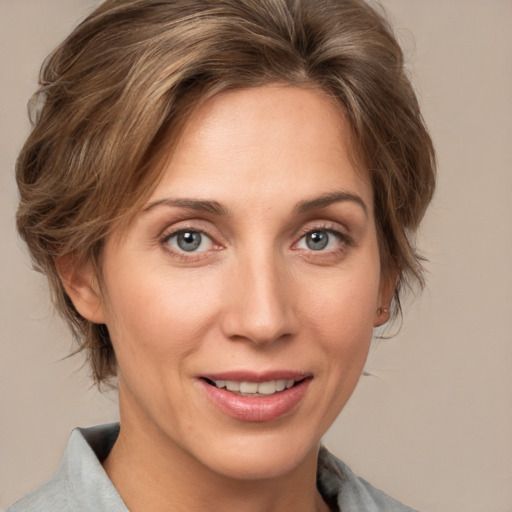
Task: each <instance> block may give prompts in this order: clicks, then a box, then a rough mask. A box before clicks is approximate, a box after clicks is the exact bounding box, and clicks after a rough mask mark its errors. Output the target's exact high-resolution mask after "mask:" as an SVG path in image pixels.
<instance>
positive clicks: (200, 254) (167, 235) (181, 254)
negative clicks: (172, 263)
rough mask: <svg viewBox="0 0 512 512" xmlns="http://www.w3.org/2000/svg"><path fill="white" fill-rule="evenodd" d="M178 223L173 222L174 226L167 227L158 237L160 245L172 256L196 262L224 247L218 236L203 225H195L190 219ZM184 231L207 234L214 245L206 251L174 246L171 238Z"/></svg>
mask: <svg viewBox="0 0 512 512" xmlns="http://www.w3.org/2000/svg"><path fill="white" fill-rule="evenodd" d="M177 224H178V225H175V224H173V225H172V226H170V227H168V228H167V229H165V230H164V231H163V232H162V233H161V235H160V236H159V239H158V243H159V245H160V247H162V249H163V250H164V251H165V252H166V253H167V254H170V255H171V256H172V257H174V258H177V259H180V260H183V261H184V262H194V261H199V260H201V259H203V258H207V257H208V256H209V255H211V253H212V252H215V251H218V250H220V249H222V248H223V245H222V244H220V243H219V242H218V241H217V237H215V236H214V235H213V234H212V233H210V232H209V231H210V230H208V229H206V228H204V227H203V226H198V225H193V224H194V223H193V222H190V221H188V222H187V221H185V222H178V223H177ZM183 232H194V233H200V234H201V235H202V236H206V237H208V238H209V239H210V240H211V243H212V245H213V247H212V248H211V249H207V250H204V251H190V252H187V251H183V250H180V249H179V248H175V247H173V246H172V245H171V244H170V243H169V240H170V239H171V238H172V237H174V236H176V235H179V234H180V233H183Z"/></svg>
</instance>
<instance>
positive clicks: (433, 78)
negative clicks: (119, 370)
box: [0, 0, 512, 512]
mask: <svg viewBox="0 0 512 512" xmlns="http://www.w3.org/2000/svg"><path fill="white" fill-rule="evenodd" d="M94 3H95V2H94V1H93V0H0V90H1V97H0V123H1V124H0V169H1V172H0V193H1V200H0V230H1V236H2V243H1V244H0V246H1V257H0V262H1V269H0V415H1V416H0V509H2V508H5V507H6V506H7V505H8V504H10V503H11V502H12V501H13V500H15V499H16V498H18V497H19V496H20V495H22V494H23V493H25V492H27V491H28V490H29V489H31V488H33V487H34V486H36V485H37V484H39V483H41V482H42V481H43V480H44V479H46V478H47V477H48V476H49V475H50V473H51V472H52V471H53V470H54V468H55V467H56V465H57V463H58V460H59V459H60V456H61V453H62V451H63V449H64V446H65V443H66V441H67V437H68V433H69V431H70V429H71V428H72V427H74V426H76V425H88V424H93V423H98V422H104V421H110V420H114V419H116V417H117V412H116V402H115V398H113V397H108V396H102V395H100V394H99V393H98V392H97V391H96V390H95V389H93V388H91V383H90V381H89V380H88V378H87V372H86V371H85V370H83V369H82V370H81V369H80V366H81V361H80V360H79V358H77V357H75V358H72V359H66V360H61V359H62V358H63V357H64V356H65V355H66V354H67V353H68V351H69V349H70V344H71V341H70V336H69V335H68V333H67V331H66V330H65V329H64V328H63V326H62V325H61V324H60V322H59V321H58V319H56V318H54V317H53V316H52V314H51V310H50V308H49V306H48V298H47V293H46V288H45V282H44V280H43V279H42V278H41V277H40V276H38V275H36V274H35V273H33V272H31V271H30V270H29V269H28V267H29V262H28V258H27V256H26V253H25V251H24V248H23V247H22V244H21V243H20V241H19V240H18V239H17V238H16V235H15V232H14V227H13V225H14V222H13V217H14V211H15V207H16V190H15V186H14V183H13V164H14V161H15V158H16V153H17V151H18V150H19V148H20V146H21V144H22V141H23V139H24V137H25V136H26V134H27V130H28V122H27V121H26V116H25V103H26V100H27V98H28V97H29V95H30V94H31V92H32V91H33V89H34V87H35V82H36V77H37V71H38V68H39V64H40V62H41V61H42V59H43V58H44V56H45V55H46V54H47V53H48V52H49V51H50V50H51V49H52V48H53V46H54V45H55V44H56V43H57V42H59V41H60V40H61V39H62V38H63V37H64V36H65V35H66V33H67V32H68V31H69V30H70V28H71V27H72V26H73V25H74V23H75V22H76V20H77V19H79V18H80V17H81V16H82V15H83V14H84V13H86V12H87V11H88V10H89V9H90V8H91V6H92V5H93V4H94ZM384 3H385V5H386V7H387V8H388V10H389V11H390V13H391V15H392V17H393V20H394V23H395V26H396V28H397V31H398V34H399V37H400V39H401V41H402V42H403V44H404V46H405V48H406V52H407V55H408V61H409V63H410V66H411V69H412V74H413V77H414V81H415V83H416V84H417V87H418V91H419V94H420V97H421V101H422V104H423V108H424V113H425V116H426V119H427V122H428V123H429V125H430V127H431V130H432V133H433V136H434V139H435V142H436V145H437V149H438V154H439V164H440V165H439V173H440V176H439V189H438V193H437V196H436V199H435V202H434V205H433V207H432V208H431V210H430V212H429V214H428V216H427V219H426V222H425V225H424V229H423V231H422V233H421V237H420V239H421V245H422V247H423V248H424V250H425V253H426V254H427V256H428V258H429V259H430V264H429V265H428V267H429V270H430V276H429V286H428V290H427V291H426V292H425V293H424V294H423V295H422V297H421V298H420V299H419V300H417V301H416V302H415V303H414V304H412V306H410V307H409V308H408V310H407V313H406V318H405V324H404V326H403V329H402V331H401V334H400V335H399V336H397V337H396V338H395V339H394V340H392V341H386V342H381V343H379V344H378V345H376V348H375V349H374V350H373V351H372V353H371V356H370V360H369V362H368V370H369V371H370V372H371V373H373V374H374V376H373V377H365V378H363V379H362V380H361V382H360V385H359V387H358V389H357V390H356V393H355V395H354V397H353V398H352V399H351V401H350V402H349V405H348V406H347V408H346V409H345V411H344V412H343V413H342V415H341V417H340V418H339V420H338V422H337V424H336V425H335V426H334V427H333V429H332V430H331V432H330V433H329V434H328V436H327V439H326V442H327V444H328V445H329V446H330V447H331V448H332V449H333V450H334V451H335V452H336V453H337V454H338V455H340V456H341V457H342V458H344V459H345V460H346V461H347V462H348V463H349V464H350V465H351V466H352V467H353V468H354V470H355V471H356V472H358V473H359V474H361V475H362V476H364V477H365V478H367V479H369V480H370V481H372V482H373V483H374V484H375V485H377V486H378V487H381V488H383V489H384V490H386V491H387V492H388V493H390V494H392V495H395V496H396V497H398V498H400V499H401V500H403V501H405V502H407V503H409V504H410V505H412V506H414V507H416V508H419V509H421V510H423V511H425V512H434V511H438V512H511V511H512V378H511V375H512V370H511V368H512V340H511V334H510V325H509V324H510V319H511V318H512V314H511V311H512V291H511V290H512V265H511V262H512V222H511V221H512V199H511V192H512V150H511V145H512V122H511V120H512V58H511V56H512V29H511V26H512V1H510V0H501V1H500V0H487V1H486V0H480V1H476V0H385V2H384ZM413 36H414V37H413Z"/></svg>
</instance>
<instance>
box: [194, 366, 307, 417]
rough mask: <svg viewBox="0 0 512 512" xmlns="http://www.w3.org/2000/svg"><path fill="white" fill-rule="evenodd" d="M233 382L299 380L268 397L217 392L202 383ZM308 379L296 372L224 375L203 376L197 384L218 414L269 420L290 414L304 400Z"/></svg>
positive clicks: (217, 389) (220, 390) (223, 391)
mask: <svg viewBox="0 0 512 512" xmlns="http://www.w3.org/2000/svg"><path fill="white" fill-rule="evenodd" d="M205 378H207V379H210V380H234V381H239V382H265V381H269V380H281V379H283V380H288V379H294V380H296V381H297V380H299V381H300V382H298V383H297V384H295V386H293V387H291V388H289V389H285V390H284V391H280V392H278V393H275V394H273V395H268V396H255V397H250V396H240V395H236V394H235V393H232V392H230V391H228V390H227V389H219V388H216V387H215V386H213V385H211V384H209V383H208V382H206V380H204V379H205ZM301 379H302V380H301ZM311 380H312V379H311V378H308V377H307V376H306V375H304V374H298V373H297V372H268V373H264V374H255V373H250V372H249V373H247V372H227V373H219V374H215V375H211V376H206V375H205V376H203V378H201V379H199V380H198V382H199V384H200V385H201V387H202V389H203V390H204V391H205V393H206V396H207V397H208V398H209V400H210V402H211V403H212V404H213V405H214V406H215V407H216V408H217V409H219V410H220V411H221V412H223V413H224V414H227V415H228V416H231V417H232V418H236V419H239V420H242V421H248V422H264V421H272V420H275V419H277V418H280V417H282V416H284V415H286V414H288V413H290V412H291V411H292V410H293V409H294V408H295V407H297V406H298V405H299V403H300V402H301V401H302V399H303V398H304V396H305V394H306V391H307V389H308V386H309V383H310V382H311Z"/></svg>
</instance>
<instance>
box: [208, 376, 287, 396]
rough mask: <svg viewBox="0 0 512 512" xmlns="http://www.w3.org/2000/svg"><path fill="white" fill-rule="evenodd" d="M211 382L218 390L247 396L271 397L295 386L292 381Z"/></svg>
mask: <svg viewBox="0 0 512 512" xmlns="http://www.w3.org/2000/svg"><path fill="white" fill-rule="evenodd" d="M213 382H214V384H215V386H216V387H218V388H221V389H222V388H226V389H227V390H228V391H234V392H238V393H242V394H249V395H255V394H259V395H273V394H274V393H278V392H280V391H284V390H285V389H290V388H291V387H292V386H293V385H294V384H295V381H294V380H293V379H288V380H284V379H281V380H269V381H267V382H237V381H233V380H215V381H213Z"/></svg>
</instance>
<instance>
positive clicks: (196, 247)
mask: <svg viewBox="0 0 512 512" xmlns="http://www.w3.org/2000/svg"><path fill="white" fill-rule="evenodd" d="M167 243H168V244H169V245H170V246H171V247H173V248H174V249H177V250H179V251H184V252H202V251H209V250H211V249H212V248H213V242H212V240H211V238H210V237H209V236H207V235H205V234H204V233H201V231H193V230H183V231H178V232H177V233H174V234H173V235H171V236H170V237H169V238H168V239H167Z"/></svg>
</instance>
